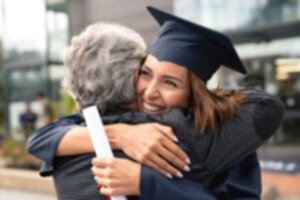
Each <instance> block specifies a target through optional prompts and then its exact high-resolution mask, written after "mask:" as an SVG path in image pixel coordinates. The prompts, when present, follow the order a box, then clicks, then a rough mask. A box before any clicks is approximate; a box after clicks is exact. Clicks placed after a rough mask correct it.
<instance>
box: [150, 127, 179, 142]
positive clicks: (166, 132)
mask: <svg viewBox="0 0 300 200" xmlns="http://www.w3.org/2000/svg"><path fill="white" fill-rule="evenodd" d="M154 126H155V128H156V129H157V130H158V131H160V132H161V133H163V134H164V135H165V136H167V137H168V138H169V139H170V140H172V141H174V142H178V141H179V140H178V138H177V137H176V136H175V135H174V133H173V130H172V128H171V127H169V126H165V125H161V124H154Z"/></svg>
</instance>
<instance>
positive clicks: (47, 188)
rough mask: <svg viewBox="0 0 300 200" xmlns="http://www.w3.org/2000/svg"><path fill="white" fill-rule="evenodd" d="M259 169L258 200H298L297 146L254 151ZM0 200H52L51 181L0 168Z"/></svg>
mask: <svg viewBox="0 0 300 200" xmlns="http://www.w3.org/2000/svg"><path fill="white" fill-rule="evenodd" d="M258 155H259V159H260V164H261V168H262V180H263V193H262V197H261V199H262V200H300V145H294V146H291V145H287V146H285V145H281V146H274V145H265V146H264V147H263V148H261V149H259V151H258ZM0 199H1V200H18V199H24V200H27V199H28V200H54V199H56V198H55V189H54V185H53V181H52V179H51V178H41V177H40V176H39V174H38V172H37V171H29V170H19V169H6V168H1V167H0Z"/></svg>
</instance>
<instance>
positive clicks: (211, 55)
mask: <svg viewBox="0 0 300 200" xmlns="http://www.w3.org/2000/svg"><path fill="white" fill-rule="evenodd" d="M150 12H151V13H152V15H154V17H155V18H156V19H157V21H158V22H159V23H160V25H161V26H162V28H161V30H160V33H159V34H158V36H157V38H156V40H155V41H154V42H153V43H152V46H151V47H150V50H149V52H150V54H149V55H148V56H147V59H146V61H145V63H144V65H143V67H142V68H141V70H140V75H139V80H138V82H137V98H138V106H139V109H140V110H141V111H143V112H146V113H148V114H154V115H160V114H162V113H165V112H168V111H170V109H171V108H173V107H179V108H183V109H188V108H191V109H192V111H191V112H192V115H193V120H194V124H195V126H196V129H197V131H198V132H199V133H200V134H203V133H205V132H206V133H207V132H208V134H209V132H212V131H215V130H216V129H218V128H219V127H220V126H222V124H223V123H224V122H226V121H228V120H234V116H235V115H236V114H237V113H238V112H239V111H240V105H241V104H242V103H243V102H245V101H246V99H247V94H246V93H243V92H224V91H220V90H216V91H215V92H211V91H209V90H208V89H207V88H206V87H205V83H206V82H207V80H209V78H210V77H211V76H212V75H213V73H214V72H215V71H216V70H217V69H218V68H219V67H220V66H221V65H226V66H228V67H230V68H232V69H234V70H237V71H240V72H245V69H244V67H243V65H242V63H241V61H240V59H239V57H238V56H237V54H236V52H235V50H234V48H233V46H232V44H231V42H230V41H229V39H228V38H227V37H226V36H224V35H222V34H220V33H217V32H214V31H212V30H209V29H206V28H204V27H200V26H198V25H195V24H193V23H190V22H187V21H185V20H182V19H180V18H177V17H175V16H171V15H169V14H167V13H164V12H162V11H159V10H157V9H154V8H150ZM278 108H279V109H278V110H277V111H279V112H277V113H276V116H275V115H274V116H272V112H270V113H269V114H270V115H269V116H270V117H271V116H272V117H273V119H275V121H276V123H277V124H278V125H279V123H280V120H281V119H282V114H283V106H282V104H281V105H280V106H279V107H278ZM260 112H261V111H260ZM257 123H258V124H260V125H257V127H258V129H259V128H261V127H262V126H264V125H263V124H262V123H265V122H263V121H260V122H257ZM223 128H224V127H223ZM269 128H270V127H266V129H265V130H268V129H269ZM271 129H272V131H274V129H273V128H271ZM269 130H270V129H269ZM231 139H232V141H233V140H234V139H233V138H231ZM232 141H230V139H229V140H228V142H232ZM244 142H247V141H244ZM228 145H230V144H228ZM241 145H242V144H241ZM220 148H221V147H220ZM223 148H225V147H223ZM225 149H226V148H225ZM231 150H233V149H231ZM238 150H239V149H238V148H237V151H238ZM154 151H155V149H154ZM232 153H236V152H234V151H232ZM156 159H158V160H159V159H160V158H156ZM215 159H216V160H217V159H218V158H215ZM152 161H154V162H155V159H154V160H152ZM220 165H221V164H220ZM93 166H94V167H93V169H92V170H93V173H94V175H95V176H97V177H98V179H97V180H98V182H99V184H100V185H102V188H101V190H100V192H101V193H102V194H105V195H119V194H135V195H139V194H141V193H140V188H143V186H140V182H143V181H141V177H142V176H141V164H139V163H135V162H133V161H128V160H124V159H118V158H113V159H99V158H95V159H94V160H93ZM150 166H151V165H150ZM161 172H162V173H164V171H163V170H161ZM148 178H149V177H148ZM248 178H249V177H248ZM152 188H153V189H157V188H158V187H157V186H155V187H152ZM150 191H151V192H153V190H150ZM154 191H155V190H154ZM151 192H149V193H151ZM161 192H162V193H163V191H162V190H161ZM149 193H147V194H149ZM154 193H155V192H154ZM166 193H168V192H166ZM176 194H177V193H176ZM164 195H165V194H164ZM170 195H171V194H170ZM142 196H145V194H144V195H142ZM173 196H174V195H173ZM175 196H176V195H175ZM244 197H248V198H251V197H250V196H244ZM195 198H199V197H195ZM256 198H259V197H256Z"/></svg>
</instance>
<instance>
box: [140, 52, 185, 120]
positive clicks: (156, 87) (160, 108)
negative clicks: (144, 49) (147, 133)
mask: <svg viewBox="0 0 300 200" xmlns="http://www.w3.org/2000/svg"><path fill="white" fill-rule="evenodd" d="M137 97H138V105H139V109H140V110H141V111H143V112H146V113H149V114H161V113H164V112H167V111H169V110H170V109H171V108H174V107H179V108H188V106H189V102H190V81H189V76H188V70H187V69H186V68H183V67H180V66H177V65H176V64H174V63H170V62H160V61H158V60H157V58H155V57H154V56H152V55H148V56H147V59H146V61H145V63H144V65H143V66H142V68H141V69H140V72H139V78H138V81H137Z"/></svg>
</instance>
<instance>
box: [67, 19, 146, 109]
mask: <svg viewBox="0 0 300 200" xmlns="http://www.w3.org/2000/svg"><path fill="white" fill-rule="evenodd" d="M145 56H146V44H145V41H144V40H143V38H142V37H141V36H140V35H139V34H138V33H137V32H135V31H134V30H131V29H129V28H127V27H124V26H121V25H119V24H112V23H96V24H93V25H90V26H88V27H87V28H86V30H84V31H83V32H82V33H81V34H80V35H78V36H75V37H73V38H72V40H71V44H70V46H69V47H68V48H67V49H66V50H65V53H64V65H65V66H66V72H67V74H66V76H65V77H64V80H63V87H64V88H65V89H67V91H68V92H69V94H70V95H71V96H72V97H73V98H74V100H75V101H76V104H77V106H78V107H79V109H83V108H86V107H88V106H90V105H97V106H98V109H99V110H100V111H101V112H105V111H106V110H107V109H114V108H118V107H119V106H120V104H121V103H127V102H130V101H132V100H133V99H134V97H135V96H136V92H135V87H134V79H133V74H134V70H135V69H137V68H138V67H140V66H141V64H142V61H143V60H144V58H145Z"/></svg>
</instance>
